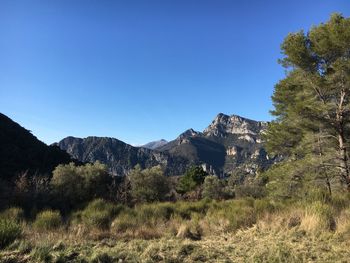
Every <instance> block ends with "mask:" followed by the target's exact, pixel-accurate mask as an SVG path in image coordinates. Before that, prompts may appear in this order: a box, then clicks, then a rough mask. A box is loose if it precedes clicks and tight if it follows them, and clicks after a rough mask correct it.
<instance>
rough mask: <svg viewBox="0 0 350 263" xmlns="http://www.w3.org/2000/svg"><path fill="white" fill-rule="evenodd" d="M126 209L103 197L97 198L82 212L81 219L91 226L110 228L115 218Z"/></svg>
mask: <svg viewBox="0 0 350 263" xmlns="http://www.w3.org/2000/svg"><path fill="white" fill-rule="evenodd" d="M123 209H124V206H122V205H114V204H111V203H109V202H106V201H104V200H102V199H96V200H94V201H92V202H91V203H89V205H88V206H87V207H86V208H85V209H84V210H83V211H82V212H81V213H80V215H79V216H80V217H81V221H82V222H83V223H84V224H86V225H88V226H91V227H95V228H98V229H108V228H109V226H110V223H111V221H112V220H113V218H114V217H115V216H116V215H117V214H119V213H120V211H122V210H123Z"/></svg>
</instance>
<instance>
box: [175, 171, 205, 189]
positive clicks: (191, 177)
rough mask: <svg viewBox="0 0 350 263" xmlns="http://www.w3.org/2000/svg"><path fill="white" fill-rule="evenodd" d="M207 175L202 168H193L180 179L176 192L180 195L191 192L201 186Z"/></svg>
mask: <svg viewBox="0 0 350 263" xmlns="http://www.w3.org/2000/svg"><path fill="white" fill-rule="evenodd" d="M207 175H208V173H206V172H205V171H204V170H203V168H202V167H199V166H193V167H191V168H190V169H189V170H188V171H187V172H186V173H185V175H183V176H182V177H181V178H180V180H179V183H178V185H177V187H176V190H177V191H178V192H179V193H182V194H184V193H187V192H189V191H192V190H194V189H195V188H196V187H197V186H199V185H201V184H203V182H204V179H205V177H206V176H207Z"/></svg>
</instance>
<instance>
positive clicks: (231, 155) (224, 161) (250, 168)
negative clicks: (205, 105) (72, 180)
mask: <svg viewBox="0 0 350 263" xmlns="http://www.w3.org/2000/svg"><path fill="white" fill-rule="evenodd" d="M267 125H268V123H267V122H262V121H254V120H250V119H247V118H243V117H240V116H238V115H225V114H223V113H220V114H218V115H217V116H216V118H215V119H214V120H213V121H212V123H211V124H210V125H209V126H208V127H207V128H206V129H205V130H204V131H203V132H199V131H195V130H193V129H189V130H187V131H185V132H183V133H182V134H180V135H179V136H178V137H177V138H176V139H175V140H173V141H170V142H168V143H165V142H164V141H163V142H162V144H163V145H161V146H158V145H157V143H156V142H152V143H151V144H150V145H148V146H147V145H146V146H147V147H133V146H131V145H129V144H126V143H124V142H122V141H119V140H117V139H114V138H106V137H87V138H84V139H82V138H74V137H67V138H65V139H63V140H61V141H60V142H58V143H57V145H58V146H59V147H60V148H61V149H62V150H65V151H67V152H68V153H69V154H70V155H71V156H72V157H74V158H76V159H78V160H80V161H83V162H94V161H96V160H99V161H101V162H103V163H106V164H107V165H108V166H109V169H110V171H111V172H112V173H113V174H115V175H125V174H127V173H128V171H129V170H130V169H132V168H133V167H134V166H135V165H136V164H140V165H141V167H143V168H146V167H152V166H154V165H161V166H163V167H164V168H165V171H166V174H168V175H179V174H182V173H184V171H185V170H186V169H187V168H188V167H190V166H191V165H201V166H202V167H203V168H204V169H205V170H206V171H208V172H209V173H211V174H216V175H218V176H225V175H227V174H230V173H232V172H237V171H240V172H243V173H250V174H255V173H256V171H258V170H259V169H262V170H264V169H267V168H268V167H269V166H270V165H271V164H273V163H274V162H275V160H274V159H271V158H269V156H268V155H267V153H266V151H265V149H264V147H263V144H262V138H261V135H262V134H263V132H264V130H265V129H266V128H267ZM155 145H157V146H155ZM149 148H151V149H149ZM152 148H153V149H152Z"/></svg>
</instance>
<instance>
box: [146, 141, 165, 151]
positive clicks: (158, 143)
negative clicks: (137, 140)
mask: <svg viewBox="0 0 350 263" xmlns="http://www.w3.org/2000/svg"><path fill="white" fill-rule="evenodd" d="M167 143H168V141H166V140H164V139H161V140H159V141H153V142H149V143H146V144H145V145H142V146H141V147H143V148H147V149H151V150H154V149H157V148H159V147H162V146H164V145H165V144H167Z"/></svg>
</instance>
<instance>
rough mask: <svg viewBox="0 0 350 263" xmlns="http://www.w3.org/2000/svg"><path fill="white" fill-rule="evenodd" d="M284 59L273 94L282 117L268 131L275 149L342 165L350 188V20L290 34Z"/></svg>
mask: <svg viewBox="0 0 350 263" xmlns="http://www.w3.org/2000/svg"><path fill="white" fill-rule="evenodd" d="M281 49H282V53H283V54H284V58H283V59H281V61H280V63H281V64H282V65H283V66H284V67H285V68H286V69H288V73H287V76H286V78H285V79H283V80H281V81H280V82H279V83H278V84H277V85H276V86H275V91H274V94H273V96H272V100H273V103H274V107H275V109H274V110H273V111H272V114H273V115H275V116H276V117H277V118H276V120H275V121H274V122H272V123H271V125H270V126H269V129H268V131H267V134H266V139H267V148H268V150H269V151H270V152H273V153H277V154H283V155H285V156H289V157H294V158H301V157H304V156H305V155H307V154H313V155H314V156H315V157H316V156H317V157H318V158H319V163H320V165H322V166H324V167H330V168H335V169H338V171H339V172H338V174H339V175H340V177H341V179H342V182H344V183H345V184H346V186H347V188H348V190H349V191H350V169H349V140H350V138H349V135H350V19H349V18H344V17H343V16H341V15H340V14H334V15H332V16H331V18H330V20H329V21H328V22H327V23H324V24H320V25H319V26H314V27H312V28H311V29H310V31H309V32H308V33H306V34H305V33H304V32H303V31H300V32H297V33H291V34H289V35H288V36H287V37H286V38H285V40H284V42H283V44H282V46H281Z"/></svg>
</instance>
